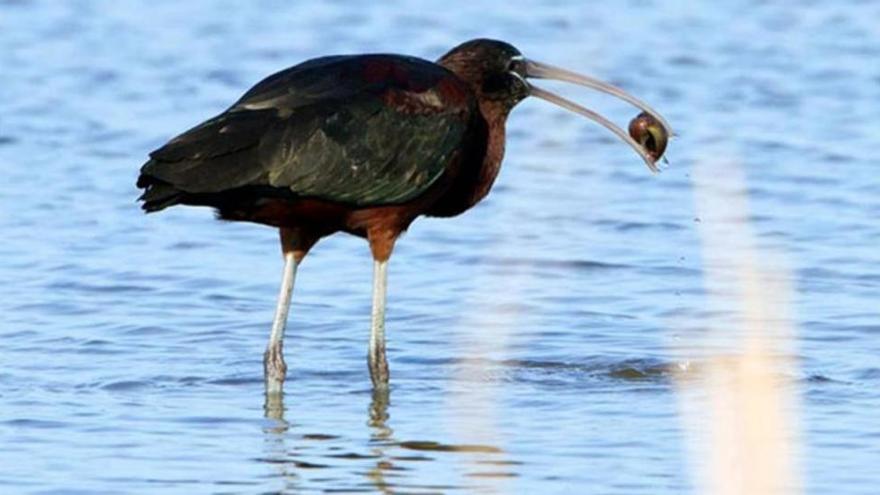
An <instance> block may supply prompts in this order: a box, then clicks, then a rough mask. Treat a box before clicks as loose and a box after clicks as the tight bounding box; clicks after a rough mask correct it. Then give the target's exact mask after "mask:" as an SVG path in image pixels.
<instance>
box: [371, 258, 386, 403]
mask: <svg viewBox="0 0 880 495" xmlns="http://www.w3.org/2000/svg"><path fill="white" fill-rule="evenodd" d="M387 283H388V260H385V261H374V262H373V312H372V318H371V325H370V348H369V351H368V353H367V363H368V364H369V366H370V378H371V379H372V380H373V387H375V388H385V387H387V386H388V359H387V358H386V357H385V289H386V286H387Z"/></svg>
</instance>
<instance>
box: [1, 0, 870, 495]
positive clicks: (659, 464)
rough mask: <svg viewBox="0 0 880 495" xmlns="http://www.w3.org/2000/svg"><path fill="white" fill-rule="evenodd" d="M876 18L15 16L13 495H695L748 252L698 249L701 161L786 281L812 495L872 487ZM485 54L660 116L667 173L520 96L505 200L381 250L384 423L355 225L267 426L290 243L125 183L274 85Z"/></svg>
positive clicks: (9, 378) (7, 82) (10, 173)
mask: <svg viewBox="0 0 880 495" xmlns="http://www.w3.org/2000/svg"><path fill="white" fill-rule="evenodd" d="M878 20H880V4H877V3H875V2H868V1H857V0H851V1H842V2H834V3H832V2H801V3H798V4H795V3H790V2H762V1H758V0H739V1H737V0H730V1H724V2H702V3H700V4H694V3H692V2H682V1H677V2H661V1H649V0H631V1H628V2H606V3H597V4H591V5H589V6H586V5H585V4H584V3H582V2H550V1H548V0H535V1H529V2H522V3H520V4H518V5H517V6H516V7H513V6H509V7H504V8H502V7H500V6H490V5H488V4H479V3H477V2H462V1H457V0H450V1H446V2H442V4H441V3H437V4H435V5H422V6H419V7H417V8H416V7H413V5H412V4H410V3H405V2H400V1H396V2H395V1H391V2H381V3H380V2H358V3H348V2H326V3H317V2H316V3H312V4H302V3H300V2H297V3H294V2H281V1H270V0H265V1H253V2H232V1H218V2H208V1H188V2H171V1H161V2H155V1H150V2H148V1H131V2H98V1H69V2H54V1H49V0H42V1H41V0H34V1H29V0H0V170H2V175H3V176H2V180H0V233H2V237H3V242H2V243H0V281H2V283H0V493H187V494H189V493H268V492H271V493H276V492H289V493H314V492H322V491H340V492H356V491H363V492H379V493H442V492H453V493H454V492H459V493H470V492H484V493H603V494H611V493H620V494H652V495H656V494H666V493H668V494H678V493H683V492H690V491H692V490H693V489H694V486H695V481H694V470H695V468H694V462H693V460H692V459H689V458H688V454H687V448H686V446H685V444H686V438H685V437H686V436H687V434H686V432H685V426H686V425H685V423H684V422H683V421H682V419H681V414H680V413H681V411H680V407H681V403H680V401H679V399H678V397H677V393H676V386H675V384H674V380H673V375H674V371H673V370H677V369H684V368H686V367H687V366H689V365H690V364H691V361H690V359H694V360H695V361H694V362H695V363H699V355H700V349H697V345H696V342H697V339H693V340H692V337H693V336H694V335H696V334H699V333H700V332H701V330H703V329H706V328H715V329H720V331H721V332H722V333H724V332H725V329H726V328H728V326H729V325H734V324H735V320H736V318H732V317H731V315H732V311H733V310H732V309H730V308H733V307H735V306H736V304H737V302H736V301H735V300H732V299H731V300H726V299H724V297H722V298H721V299H720V301H719V300H714V301H715V302H712V303H711V304H710V295H709V294H708V292H707V289H706V287H707V281H706V279H705V277H704V275H706V266H708V265H707V263H706V261H707V260H706V258H711V260H712V263H715V264H716V265H717V266H720V268H721V269H722V270H724V269H725V268H730V267H733V266H735V264H736V260H738V259H740V258H742V257H743V256H742V255H743V253H742V252H738V250H737V249H738V248H736V247H732V248H731V249H730V250H729V251H728V250H720V251H721V252H712V253H708V254H707V253H706V252H703V251H701V249H702V248H701V246H703V245H704V244H702V242H704V241H703V240H702V238H701V235H700V232H701V231H700V229H701V228H702V227H701V225H702V224H705V223H707V222H711V221H712V219H711V218H704V215H703V214H702V213H701V212H700V211H699V210H698V203H697V202H696V201H695V193H694V190H695V181H694V180H693V177H692V172H693V171H694V168H695V167H697V166H705V167H708V170H709V175H710V176H711V177H715V180H716V181H717V184H718V185H719V188H720V190H723V189H724V187H725V185H726V184H727V183H728V182H729V183H730V184H732V187H734V186H735V185H736V184H735V182H733V181H732V180H731V177H733V175H731V174H730V173H729V171H730V170H732V167H735V166H739V167H741V168H742V170H743V173H744V174H745V192H746V193H747V194H748V201H749V203H748V204H749V211H747V212H745V213H742V212H741V213H742V214H743V215H745V217H746V219H747V220H748V225H749V228H750V229H751V231H752V232H753V234H754V236H755V238H756V239H757V241H756V244H757V246H758V248H760V249H768V250H772V252H773V253H775V255H778V256H780V257H781V258H782V259H784V260H786V261H785V263H786V266H788V270H785V271H782V272H781V273H782V274H783V275H782V277H783V278H784V279H785V281H786V282H788V283H789V284H790V286H791V287H792V290H793V294H792V296H791V297H792V307H791V308H790V309H791V313H792V315H793V318H794V326H795V327H796V337H795V339H796V340H795V343H796V346H795V350H794V354H795V357H796V358H797V363H798V366H797V367H796V368H795V369H794V370H793V371H790V372H789V375H788V378H789V379H790V380H791V381H792V382H793V383H794V384H796V386H797V390H796V392H795V394H796V397H797V398H798V400H797V403H798V404H799V406H800V409H801V410H800V438H801V442H802V447H801V449H800V451H799V454H798V458H797V462H798V463H799V465H800V466H801V472H802V477H803V482H804V487H805V491H806V493H811V494H820V493H821V494H824V493H835V494H857V493H864V494H872V493H876V492H877V486H880V469H878V468H877V466H878V465H880V412H878V411H880V358H878V356H880V338H878V336H880V306H878V301H880V249H878V248H877V246H878V245H880V222H878V221H877V219H878V218H880V194H878V192H880V174H878V173H877V157H876V151H877V149H878V148H880V119H878V118H877V115H878V114H877V111H878V108H880V107H878V102H880V22H878ZM476 36H491V37H497V38H500V39H504V40H507V41H509V42H512V43H514V44H515V45H516V46H517V47H518V48H520V49H521V50H522V51H523V52H524V53H525V54H526V55H527V56H530V57H533V58H535V59H538V60H542V61H546V62H550V63H553V64H555V65H560V66H563V67H567V68H570V69H573V70H577V71H579V72H584V73H588V74H591V75H594V76H597V77H600V78H602V79H605V80H608V81H610V82H613V83H615V84H617V85H620V86H622V87H624V88H626V89H627V90H628V91H630V92H632V93H634V94H636V95H639V96H640V97H641V98H643V99H645V100H646V101H649V102H651V103H652V104H653V105H654V106H655V107H656V108H657V109H658V110H660V111H661V112H662V113H663V114H664V115H665V116H666V117H667V118H668V119H669V120H670V121H671V122H672V123H673V125H674V127H675V128H676V130H677V132H678V133H679V136H678V138H677V139H676V140H674V141H673V143H672V145H671V146H670V149H669V152H668V155H669V159H670V165H669V167H668V168H667V169H666V170H665V171H664V172H663V173H662V174H659V175H656V176H654V175H651V174H650V173H649V172H648V171H647V169H646V168H645V167H644V165H643V164H641V163H640V160H639V159H638V157H637V156H636V155H635V154H634V153H633V152H632V151H631V150H629V149H628V148H627V147H626V146H625V145H623V144H622V143H619V142H617V141H616V140H615V139H614V138H613V136H612V135H611V134H609V133H608V132H607V131H605V130H603V129H601V128H600V127H598V126H596V125H595V124H592V123H590V122H589V121H586V120H584V119H583V118H580V117H578V116H576V115H573V114H569V113H567V112H565V111H563V110H561V109H558V108H555V107H553V106H551V105H549V104H546V103H545V102H541V101H526V102H524V103H523V104H522V105H521V106H520V107H519V108H517V109H516V110H515V112H514V113H513V115H512V116H511V119H510V121H509V132H508V137H509V144H508V150H507V158H506V160H505V165H504V168H503V170H502V173H501V176H500V178H499V180H498V183H497V185H496V187H495V188H494V190H493V192H492V194H491V195H490V196H489V198H488V199H487V200H486V201H484V202H483V203H481V204H480V205H479V206H478V207H477V208H475V209H473V210H472V211H470V212H468V213H467V214H465V215H464V216H462V217H459V218H455V219H452V220H436V219H422V220H419V221H417V222H416V223H415V224H414V225H413V227H412V228H411V230H410V232H409V233H408V234H407V235H406V236H405V238H404V239H402V241H401V242H400V243H399V244H398V248H397V250H396V251H395V255H394V257H393V258H392V263H391V265H390V290H389V307H388V322H387V327H388V338H389V359H390V364H391V372H392V383H393V388H392V391H391V394H390V400H388V401H386V400H385V398H383V397H375V398H374V397H373V396H372V395H371V392H370V386H369V379H368V374H367V370H366V364H365V353H366V342H367V335H368V325H369V311H370V283H371V281H370V276H371V261H370V256H369V252H368V249H367V247H366V245H365V243H364V242H363V241H362V240H359V239H354V238H350V237H345V236H341V235H340V236H335V237H332V238H329V239H327V240H325V241H322V242H321V243H320V244H319V245H318V246H317V247H316V248H315V249H314V251H313V252H312V254H311V255H310V256H309V258H308V259H307V261H306V262H305V264H304V265H303V266H302V267H301V270H300V273H299V274H298V279H297V287H296V291H295V294H294V305H293V309H292V314H291V319H290V325H289V328H288V340H287V342H286V346H285V350H286V353H287V361H288V365H289V367H290V370H289V381H288V384H287V394H286V396H285V398H284V404H283V408H284V410H283V414H280V415H279V414H269V415H268V417H267V415H266V414H265V412H264V404H263V395H262V387H263V384H262V378H261V371H262V367H261V358H262V351H263V349H264V346H265V343H266V339H267V336H268V328H269V322H270V319H271V316H272V311H273V307H274V303H275V296H276V291H277V284H278V282H279V279H280V268H281V260H280V255H279V252H278V243H277V238H276V233H275V232H273V231H272V229H269V228H265V227H261V226H256V225H247V224H230V223H218V222H216V221H215V220H214V219H213V216H212V214H211V212H210V211H208V210H205V209H196V208H189V209H188V208H174V209H172V210H169V211H166V212H163V213H162V214H159V215H151V216H144V215H142V214H141V213H140V211H139V210H138V207H137V205H136V204H135V202H134V198H135V197H136V196H137V194H138V192H137V191H136V189H135V188H134V181H135V178H136V175H137V170H138V168H139V166H140V165H141V164H142V163H143V161H144V159H145V156H146V154H147V153H148V152H149V151H150V150H152V149H154V148H156V147H157V146H159V145H161V144H162V143H164V142H165V141H166V140H167V139H168V138H170V137H172V136H173V135H175V134H177V133H179V132H180V131H182V130H185V129H187V128H188V127H190V126H191V125H193V124H196V123H198V122H199V121H201V120H203V119H205V118H207V117H209V116H211V115H213V114H215V113H217V112H219V111H221V110H222V109H224V108H225V107H226V106H227V105H229V104H230V103H231V102H232V101H234V100H235V99H237V98H238V96H240V94H241V93H243V92H244V91H245V90H246V89H247V88H248V87H250V85H251V84H253V83H254V82H256V81H257V80H259V79H261V78H262V77H263V76H265V75H267V74H269V73H271V72H274V71H276V70H278V69H281V68H284V67H287V66H289V65H293V64H295V63H297V62H299V61H302V60H305V59H307V58H311V57H314V56H318V55H323V54H330V53H351V52H371V51H372V52H375V51H384V52H405V53H408V54H413V55H418V56H423V57H426V58H431V59H433V58H436V57H437V56H439V55H440V54H442V53H444V52H445V51H446V50H447V49H449V48H450V47H452V46H454V45H455V44H457V43H459V42H461V41H464V40H466V39H469V38H473V37H476ZM547 87H552V88H553V89H556V90H559V91H561V92H563V93H564V94H566V95H568V96H569V97H571V98H573V99H576V100H578V101H579V102H583V103H585V104H587V105H589V106H590V107H592V108H595V109H597V110H599V111H601V112H602V113H604V114H605V115H608V116H609V117H610V118H612V119H613V120H614V121H616V122H618V123H619V124H621V125H624V124H626V122H627V121H628V120H629V119H630V118H631V117H633V116H634V115H635V113H636V112H635V110H633V109H632V108H631V107H629V106H627V105H624V104H621V103H619V102H616V101H614V100H611V99H608V98H604V97H601V96H597V95H593V94H590V93H589V92H587V91H582V90H579V89H576V88H567V87H565V86H564V85H562V86H560V85H555V84H548V85H547ZM701 164H702V165H701ZM771 268H774V269H776V268H778V267H777V266H776V265H775V264H773V266H772V267H771ZM763 323H766V324H767V325H768V326H773V325H774V324H775V323H774V322H772V321H769V320H768V321H766V322H763ZM692 343H693V349H692V348H691V344H692ZM698 413H699V411H698ZM696 464H699V462H697V463H696Z"/></svg>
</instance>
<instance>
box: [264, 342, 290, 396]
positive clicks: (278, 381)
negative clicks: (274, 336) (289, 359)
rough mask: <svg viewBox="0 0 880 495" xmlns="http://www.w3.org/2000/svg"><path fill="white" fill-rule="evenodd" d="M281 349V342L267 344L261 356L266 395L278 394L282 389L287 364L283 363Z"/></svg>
mask: <svg viewBox="0 0 880 495" xmlns="http://www.w3.org/2000/svg"><path fill="white" fill-rule="evenodd" d="M282 348H283V345H282V343H281V342H278V343H277V344H274V345H273V344H269V347H267V348H266V352H265V353H264V354H263V372H264V373H265V377H266V393H267V394H280V393H281V392H282V390H283V388H284V378H285V376H286V375H287V364H286V363H285V362H284V354H283V352H282Z"/></svg>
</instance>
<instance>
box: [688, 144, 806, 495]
mask: <svg viewBox="0 0 880 495" xmlns="http://www.w3.org/2000/svg"><path fill="white" fill-rule="evenodd" d="M745 184H746V182H745V178H744V175H743V172H742V169H741V167H740V166H739V164H738V163H735V162H727V163H717V162H716V163H714V164H712V163H710V162H709V161H702V162H699V163H697V165H696V167H695V169H694V171H693V185H694V194H695V200H696V208H697V213H698V215H699V219H700V222H699V223H698V226H699V231H700V236H701V239H702V255H703V270H704V277H705V286H706V290H707V293H708V301H707V302H708V307H709V308H710V309H712V310H719V309H725V310H730V311H732V312H733V315H734V321H735V324H734V325H729V324H727V325H725V324H723V323H722V322H720V321H709V322H707V323H706V326H708V327H709V328H704V329H701V330H704V331H705V332H706V333H704V334H701V335H699V336H698V335H692V336H690V338H684V339H682V340H681V341H679V342H678V343H677V344H678V345H680V346H683V345H688V348H685V347H681V348H680V349H679V352H681V353H682V356H681V357H682V358H683V359H688V358H689V357H692V356H693V354H691V356H688V355H687V353H688V351H690V352H691V353H693V352H694V350H695V349H696V350H697V352H699V350H700V348H701V347H702V348H703V349H702V350H710V351H711V354H710V356H709V357H708V358H707V359H706V360H705V366H696V367H693V368H686V369H687V370H688V371H686V372H685V373H682V374H681V376H680V379H679V380H678V382H677V383H678V389H679V397H680V401H681V409H682V414H681V415H682V420H683V424H684V428H685V433H686V434H687V435H688V437H689V438H690V440H691V444H690V445H689V447H690V448H691V454H692V457H693V459H692V461H693V462H692V463H691V465H692V469H693V471H694V473H695V478H696V482H697V487H698V493H704V494H712V495H734V494H742V493H748V494H755V495H769V494H779V495H783V494H784V495H793V494H796V493H800V491H801V481H800V473H799V470H798V465H797V464H798V463H797V460H796V459H797V456H798V455H799V452H798V445H799V442H798V418H797V405H798V404H797V392H796V386H797V384H796V382H795V380H796V377H797V362H796V360H795V359H794V338H795V336H796V335H795V333H796V328H795V325H794V321H793V318H792V315H791V294H792V288H791V287H790V274H789V271H788V270H787V269H785V268H784V263H782V259H781V257H780V256H778V255H776V254H774V253H772V252H769V251H768V250H766V249H761V248H760V247H759V246H758V244H757V242H756V238H755V234H754V232H753V231H752V229H751V226H750V224H749V221H748V217H749V205H748V198H747V191H746V186H745ZM731 332H733V335H731ZM719 348H723V349H725V351H723V353H719V351H718V349H719ZM701 362H702V361H701Z"/></svg>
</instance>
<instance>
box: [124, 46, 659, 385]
mask: <svg viewBox="0 0 880 495" xmlns="http://www.w3.org/2000/svg"><path fill="white" fill-rule="evenodd" d="M531 78H536V79H541V78H546V79H556V80H561V81H567V82H570V83H574V84H579V85H582V86H586V87H589V88H592V89H595V90H598V91H601V92H604V93H608V94H611V95H614V96H616V97H618V98H621V99H623V100H625V101H627V102H629V103H631V104H633V105H634V106H636V107H638V108H640V109H641V110H643V111H644V115H647V116H649V117H650V118H648V117H642V116H640V118H642V121H643V122H642V124H644V125H637V126H635V127H634V128H633V127H632V126H631V133H632V134H633V136H632V137H631V136H629V135H627V133H626V132H624V131H623V130H621V129H620V128H619V127H617V126H616V125H614V124H613V123H611V122H610V121H609V120H607V119H606V118H604V117H602V116H601V115H599V114H597V113H595V112H593V111H591V110H588V109H586V108H584V107H582V106H580V105H578V104H576V103H574V102H571V101H569V100H566V99H564V98H562V97H560V96H557V95H555V94H553V93H550V92H548V91H545V90H543V89H540V88H538V87H535V86H534V85H532V84H531V83H529V82H528V81H527V80H528V79H531ZM528 96H535V97H538V98H542V99H544V100H547V101H550V102H552V103H555V104H557V105H559V106H561V107H563V108H566V109H568V110H571V111H574V112H577V113H579V114H581V115H583V116H586V117H588V118H590V119H592V120H594V121H596V122H598V123H599V124H601V125H603V126H604V127H606V128H607V129H609V130H611V131H612V132H614V133H615V134H616V135H617V136H618V137H619V138H621V139H622V140H623V141H625V142H627V143H628V144H629V145H630V146H631V147H632V148H633V149H635V151H636V152H637V153H638V154H639V155H640V156H641V157H642V159H644V161H645V163H647V165H648V167H649V168H650V169H651V170H656V165H655V161H656V160H657V159H658V158H659V157H660V155H661V154H662V149H663V148H665V140H666V138H667V137H668V136H670V135H671V134H672V131H671V129H670V127H669V125H668V124H667V123H666V121H665V120H664V119H663V117H662V116H660V114H658V113H657V112H655V111H654V110H652V109H651V108H650V107H649V106H648V105H646V104H645V103H643V102H641V101H640V100H638V99H637V98H635V97H633V96H631V95H629V94H627V93H625V92H624V91H622V90H620V89H618V88H615V87H613V86H611V85H608V84H606V83H603V82H601V81H598V80H596V79H593V78H591V77H587V76H582V75H579V74H576V73H574V72H570V71H567V70H565V69H560V68H557V67H553V66H550V65H547V64H543V63H539V62H536V61H534V60H530V59H527V58H525V57H523V55H522V54H521V53H520V52H519V50H517V49H516V48H514V47H513V46H511V45H509V44H507V43H504V42H501V41H495V40H488V39H477V40H472V41H468V42H466V43H463V44H461V45H459V46H457V47H455V48H453V49H452V50H451V51H449V52H448V53H447V54H445V55H443V56H442V57H440V59H439V60H438V61H437V62H436V63H435V62H430V61H427V60H422V59H419V58H414V57H408V56H403V55H384V54H377V55H344V56H330V57H322V58H317V59H313V60H309V61H306V62H303V63H301V64H299V65H296V66H294V67H291V68H289V69H286V70H283V71H281V72H278V73H276V74H274V75H271V76H269V77H267V78H266V79H264V80H263V81H261V82H259V83H258V84H257V85H256V86H254V87H253V88H251V89H250V90H249V91H247V92H246V93H245V94H244V96H242V97H241V99H239V100H238V101H237V102H235V104H233V105H232V106H231V107H230V108H229V109H227V110H226V111H224V112H223V113H221V114H220V115H217V116H216V117H214V118H211V119H209V120H207V121H205V122H204V123H202V124H199V125H198V126H196V127H194V128H192V129H190V130H189V131H186V132H184V133H183V134H181V135H179V136H177V137H175V138H174V139H172V140H171V141H169V142H168V143H167V144H166V145H165V146H163V147H161V148H159V149H157V150H156V151H154V152H152V153H151V154H150V160H149V161H148V162H147V163H146V164H145V165H144V166H143V167H142V168H141V171H140V177H139V178H138V181H137V185H138V187H140V188H143V189H145V191H144V193H143V195H142V196H141V197H140V199H141V200H142V201H143V209H144V210H146V211H147V212H153V211H158V210H162V209H164V208H167V207H169V206H173V205H178V204H183V205H200V206H211V207H214V208H216V210H217V213H218V216H219V217H220V218H222V219H225V220H240V221H248V222H256V223H261V224H266V225H270V226H273V227H277V228H279V229H280V231H281V250H282V253H283V257H284V272H283V276H282V283H281V290H280V294H279V297H278V305H277V308H276V311H275V318H274V321H273V323H272V330H271V334H270V336H269V344H268V346H267V348H266V352H265V354H264V359H263V363H264V371H265V378H266V391H267V393H279V392H281V390H282V385H283V382H284V378H285V373H286V370H287V366H286V364H285V362H284V357H283V354H282V347H283V340H284V329H285V325H286V321H287V314H288V310H289V308H290V298H291V293H292V291H293V284H294V279H295V276H296V270H297V266H298V265H299V264H300V263H301V262H302V260H303V258H304V257H305V255H306V254H307V253H308V252H309V249H311V247H312V246H313V245H314V244H315V243H316V242H317V241H318V240H319V239H321V238H322V237H325V236H328V235H331V234H333V233H336V232H347V233H349V234H354V235H356V236H360V237H364V238H366V239H367V241H368V242H369V245H370V250H371V251H372V255H373V260H374V264H373V310H372V325H371V329H370V341H369V348H368V354H367V357H368V365H369V369H370V377H371V379H372V382H373V385H374V387H376V388H377V389H381V388H384V387H387V384H388V363H387V360H386V357H385V328H384V325H385V323H384V321H385V292H386V290H385V287H386V281H387V274H386V267H387V262H388V258H389V257H390V256H391V251H392V249H393V247H394V242H395V240H396V239H397V237H398V236H399V235H400V234H401V233H402V232H403V231H405V230H406V229H407V227H409V225H410V223H411V222H412V221H413V220H414V219H415V218H416V217H418V216H420V215H427V216H435V217H452V216H455V215H458V214H460V213H462V212H464V211H465V210H467V209H469V208H470V207H472V206H474V205H475V204H476V203H477V202H479V201H480V200H481V199H482V198H483V197H485V196H486V194H488V193H489V189H490V188H491V187H492V183H493V182H494V181H495V177H496V176H497V175H498V170H499V168H500V166H501V159H502V157H503V154H504V126H505V122H506V120H507V116H508V114H509V113H510V111H511V110H512V109H513V107H514V106H516V104H517V103H519V102H520V101H522V100H523V99H524V98H526V97H528ZM661 142H662V145H663V148H660V146H659V144H660V143H661Z"/></svg>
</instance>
